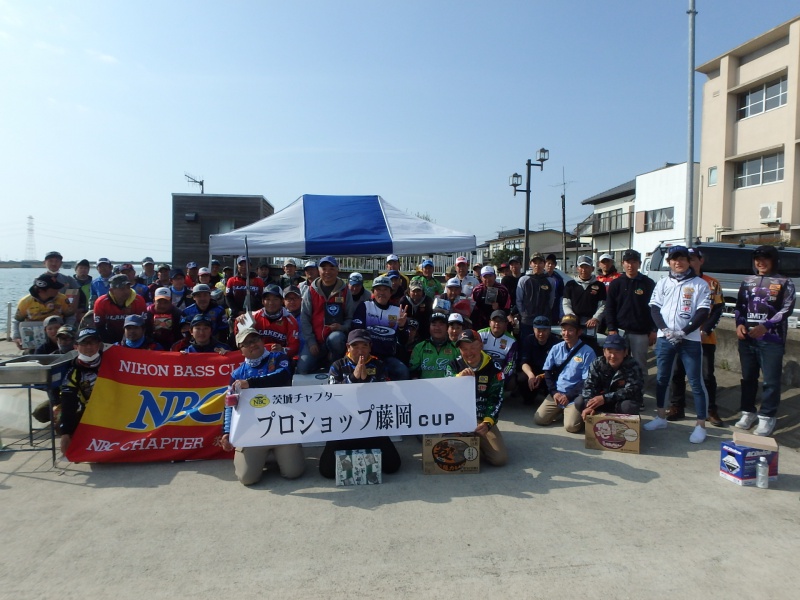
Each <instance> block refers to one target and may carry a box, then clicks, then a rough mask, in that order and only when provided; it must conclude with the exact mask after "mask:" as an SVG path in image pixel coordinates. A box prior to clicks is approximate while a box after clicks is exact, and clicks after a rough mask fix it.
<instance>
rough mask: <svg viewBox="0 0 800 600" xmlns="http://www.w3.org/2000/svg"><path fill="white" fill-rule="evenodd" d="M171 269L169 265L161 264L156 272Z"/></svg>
mask: <svg viewBox="0 0 800 600" xmlns="http://www.w3.org/2000/svg"><path fill="white" fill-rule="evenodd" d="M170 269H172V267H170V266H169V265H168V264H167V263H161V264H160V265H158V269H156V270H157V271H169V270H170Z"/></svg>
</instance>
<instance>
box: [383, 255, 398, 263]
mask: <svg viewBox="0 0 800 600" xmlns="http://www.w3.org/2000/svg"><path fill="white" fill-rule="evenodd" d="M390 260H396V261H397V262H400V259H399V258H397V254H390V255H389V256H387V257H386V262H387V263H388V262H389V261H390Z"/></svg>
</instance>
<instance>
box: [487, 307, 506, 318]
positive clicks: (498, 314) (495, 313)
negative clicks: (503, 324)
mask: <svg viewBox="0 0 800 600" xmlns="http://www.w3.org/2000/svg"><path fill="white" fill-rule="evenodd" d="M495 319H503V321H505V320H506V313H505V311H502V310H499V309H498V310H495V311H493V312H492V314H491V315H490V316H489V320H490V321H494V320H495Z"/></svg>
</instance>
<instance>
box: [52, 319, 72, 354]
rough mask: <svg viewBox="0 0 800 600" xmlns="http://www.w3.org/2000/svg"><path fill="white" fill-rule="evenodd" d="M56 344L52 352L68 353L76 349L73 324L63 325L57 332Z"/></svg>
mask: <svg viewBox="0 0 800 600" xmlns="http://www.w3.org/2000/svg"><path fill="white" fill-rule="evenodd" d="M56 345H57V346H58V347H57V348H56V349H55V350H53V351H52V352H51V354H66V353H67V352H71V351H72V350H74V349H75V328H74V327H73V326H72V325H62V326H61V327H59V328H58V331H57V332H56Z"/></svg>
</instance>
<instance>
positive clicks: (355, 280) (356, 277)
mask: <svg viewBox="0 0 800 600" xmlns="http://www.w3.org/2000/svg"><path fill="white" fill-rule="evenodd" d="M349 281H350V283H352V284H353V285H356V284H359V283H364V276H363V275H362V274H361V273H350V280H349Z"/></svg>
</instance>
